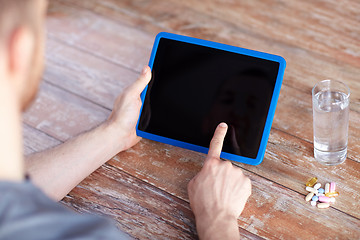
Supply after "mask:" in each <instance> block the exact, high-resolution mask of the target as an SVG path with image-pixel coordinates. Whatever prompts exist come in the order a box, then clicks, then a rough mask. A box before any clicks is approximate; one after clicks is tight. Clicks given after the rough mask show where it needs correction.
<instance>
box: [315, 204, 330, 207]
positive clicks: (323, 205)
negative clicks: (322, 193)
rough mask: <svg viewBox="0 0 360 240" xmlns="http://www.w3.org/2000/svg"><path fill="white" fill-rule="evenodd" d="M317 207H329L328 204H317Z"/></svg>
mask: <svg viewBox="0 0 360 240" xmlns="http://www.w3.org/2000/svg"><path fill="white" fill-rule="evenodd" d="M317 207H318V208H328V207H330V203H318V204H317Z"/></svg>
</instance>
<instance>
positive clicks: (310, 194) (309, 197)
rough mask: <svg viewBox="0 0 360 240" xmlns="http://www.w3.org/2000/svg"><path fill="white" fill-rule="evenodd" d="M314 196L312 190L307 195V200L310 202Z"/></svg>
mask: <svg viewBox="0 0 360 240" xmlns="http://www.w3.org/2000/svg"><path fill="white" fill-rule="evenodd" d="M313 196H314V193H312V192H311V193H309V194H308V195H306V197H305V200H306V201H307V202H308V201H310V200H311V199H312V198H313Z"/></svg>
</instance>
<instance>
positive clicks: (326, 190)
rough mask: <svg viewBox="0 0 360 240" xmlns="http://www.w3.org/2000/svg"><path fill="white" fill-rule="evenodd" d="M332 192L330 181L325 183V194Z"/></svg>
mask: <svg viewBox="0 0 360 240" xmlns="http://www.w3.org/2000/svg"><path fill="white" fill-rule="evenodd" d="M328 192H330V183H326V184H325V194H326V193H328Z"/></svg>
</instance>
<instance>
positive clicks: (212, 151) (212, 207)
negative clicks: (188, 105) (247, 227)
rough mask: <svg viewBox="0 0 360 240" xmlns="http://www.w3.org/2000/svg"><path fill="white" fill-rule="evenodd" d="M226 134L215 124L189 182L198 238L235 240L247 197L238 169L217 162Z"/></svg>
mask: <svg viewBox="0 0 360 240" xmlns="http://www.w3.org/2000/svg"><path fill="white" fill-rule="evenodd" d="M226 131H227V125H226V124H225V123H221V124H219V126H218V127H217V128H216V130H215V133H214V137H213V139H212V140H211V143H210V147H209V153H208V156H207V157H206V159H205V162H204V166H203V168H202V169H201V171H200V172H199V173H198V174H197V175H196V176H195V177H194V178H193V179H192V180H191V181H190V182H189V184H188V194H189V199H190V206H191V209H192V210H193V212H194V215H195V219H196V228H197V231H198V235H199V238H200V239H239V238H240V236H239V229H238V224H237V218H238V217H239V215H240V214H241V212H242V211H243V209H244V206H245V203H246V201H247V199H248V197H249V196H250V195H251V181H250V179H249V178H248V177H246V176H245V175H244V174H243V172H242V171H241V169H240V168H237V167H234V166H233V165H232V163H231V162H229V161H222V160H220V153H221V149H222V145H223V142H224V138H225V135H226Z"/></svg>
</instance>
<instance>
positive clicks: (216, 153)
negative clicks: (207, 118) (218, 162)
mask: <svg viewBox="0 0 360 240" xmlns="http://www.w3.org/2000/svg"><path fill="white" fill-rule="evenodd" d="M227 129H228V126H227V124H226V123H220V124H219V125H218V126H217V127H216V129H215V133H214V136H213V138H212V139H211V142H210V147H209V152H208V157H210V158H220V154H221V150H222V147H223V143H224V139H225V135H226V132H227Z"/></svg>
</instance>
